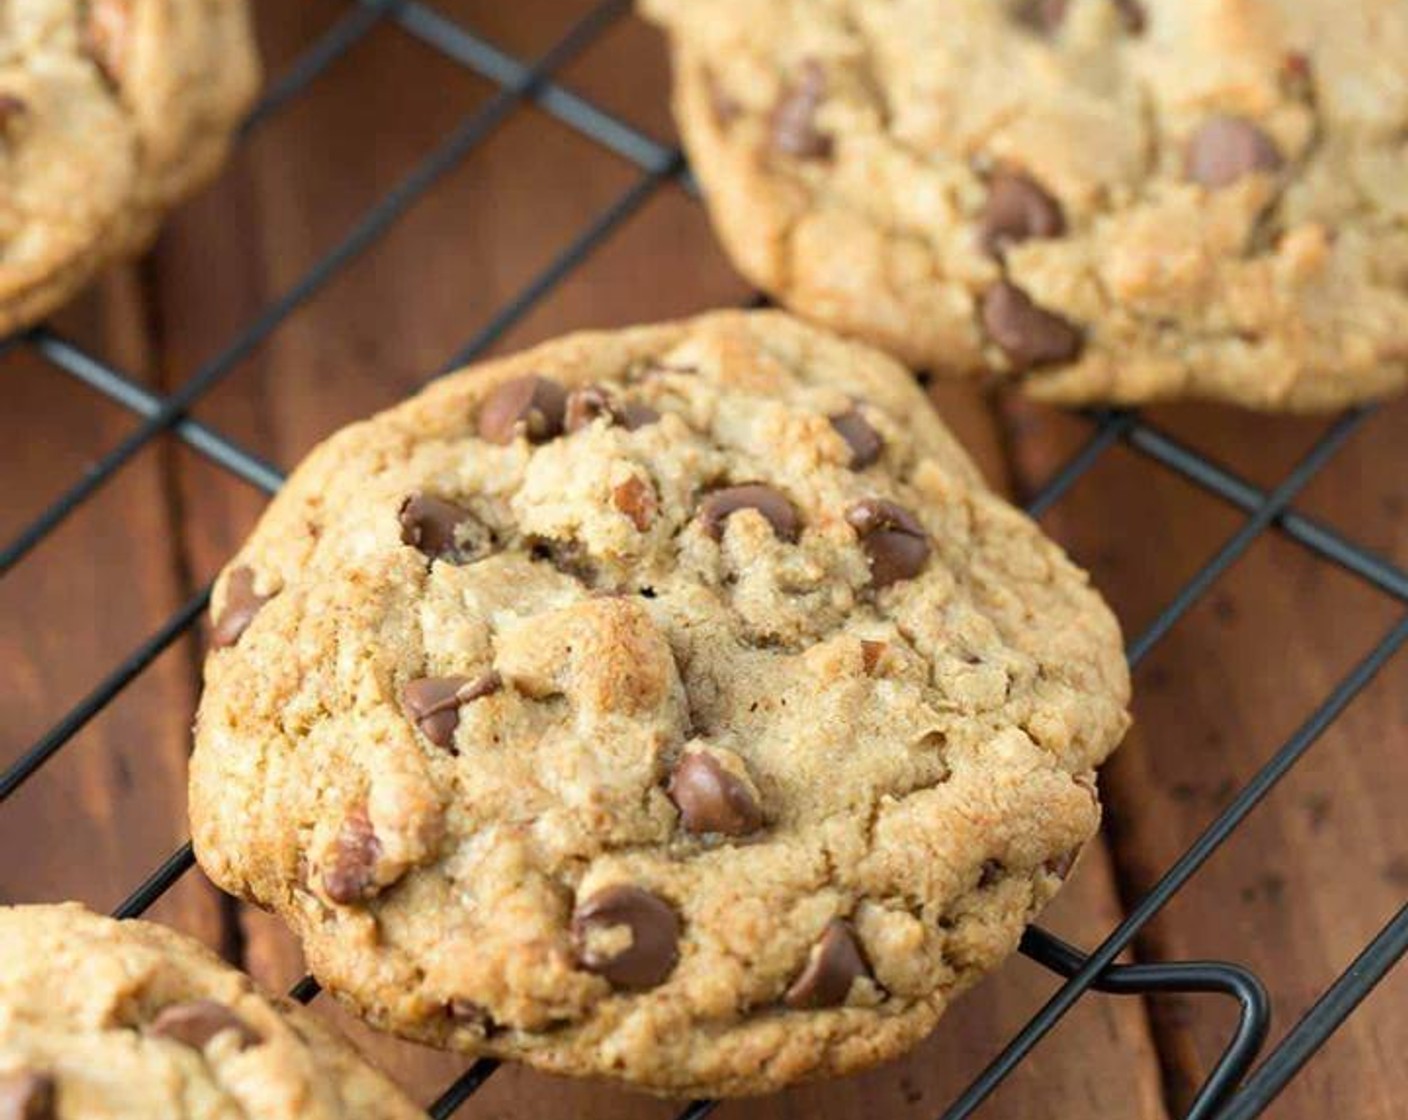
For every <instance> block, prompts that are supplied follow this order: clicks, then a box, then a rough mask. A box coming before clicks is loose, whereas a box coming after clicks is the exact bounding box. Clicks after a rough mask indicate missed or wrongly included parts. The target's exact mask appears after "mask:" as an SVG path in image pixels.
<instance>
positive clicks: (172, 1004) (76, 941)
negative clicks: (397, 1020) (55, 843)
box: [0, 904, 425, 1120]
mask: <svg viewBox="0 0 1408 1120" xmlns="http://www.w3.org/2000/svg"><path fill="white" fill-rule="evenodd" d="M0 1115H3V1116H5V1117H7V1118H9V1117H13V1118H15V1120H77V1118H79V1117H81V1118H82V1120H98V1118H103V1120H109V1118H110V1120H126V1118H131V1120H138V1118H141V1120H152V1118H154V1117H160V1118H162V1120H423V1117H424V1115H425V1114H424V1113H423V1112H421V1111H420V1110H419V1109H417V1108H416V1107H415V1106H414V1105H413V1104H412V1103H411V1102H410V1101H409V1100H407V1099H406V1098H405V1097H404V1096H403V1095H402V1094H401V1092H400V1090H398V1089H397V1088H396V1087H395V1086H394V1085H393V1084H392V1083H391V1082H390V1081H389V1080H387V1079H386V1078H385V1077H383V1076H382V1075H381V1074H380V1073H377V1072H376V1071H375V1070H373V1069H372V1068H371V1067H370V1066H368V1065H367V1064H366V1063H365V1062H364V1061H363V1060H362V1059H361V1058H360V1057H359V1056H358V1055H357V1054H356V1052H355V1051H354V1050H353V1049H352V1048H351V1046H349V1045H348V1044H347V1043H346V1042H344V1041H343V1040H342V1039H341V1038H339V1037H337V1036H336V1035H334V1034H333V1032H332V1031H331V1030H329V1029H328V1028H327V1027H325V1026H323V1025H322V1024H321V1023H320V1022H319V1021H318V1020H317V1018H315V1017H314V1016H313V1015H311V1014H310V1013H308V1012H307V1011H305V1010H303V1009H302V1008H300V1007H296V1006H294V1005H292V1004H289V1003H287V1002H286V1001H282V1000H271V999H269V998H267V997H266V996H264V995H262V994H261V993H260V992H259V991H258V990H257V989H256V988H255V987H254V984H253V982H252V981H251V980H250V979H249V978H248V977H247V976H245V975H244V974H242V973H240V972H238V971H236V970H235V969H233V968H231V967H230V966H229V965H228V964H226V963H225V962H224V961H222V960H220V959H219V958H218V957H216V956H215V955H214V954H213V953H211V952H210V951H209V950H207V949H206V948H205V947H204V946H203V945H201V944H200V943H198V942H196V941H194V940H192V939H190V938H188V937H185V936H182V935H181V934H178V933H176V932H174V931H173V930H169V929H165V928H164V927H162V926H156V925H151V924H150V923H147V922H116V921H113V920H112V919H111V918H103V917H99V916H98V915H96V914H93V913H90V912H89V911H87V910H85V909H84V908H83V907H81V906H78V905H76V904H67V905H62V906H6V907H0Z"/></svg>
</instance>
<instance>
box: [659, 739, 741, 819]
mask: <svg viewBox="0 0 1408 1120" xmlns="http://www.w3.org/2000/svg"><path fill="white" fill-rule="evenodd" d="M669 794H670V800H671V801H673V802H674V803H675V805H676V807H678V809H679V811H680V821H681V822H682V823H683V824H684V827H685V831H687V832H695V833H699V832H717V833H720V834H722V835H724V836H747V835H748V834H749V833H750V832H757V831H758V829H760V828H762V827H763V814H762V810H760V809H759V808H758V802H757V799H756V798H754V796H753V794H752V792H751V791H750V790H749V789H748V786H747V785H746V784H744V783H743V782H742V781H740V780H739V779H738V778H737V777H735V776H734V775H733V774H730V773H729V772H728V771H727V770H726V769H724V766H723V764H722V763H721V762H719V760H718V759H717V758H715V757H714V756H713V755H711V754H709V753H707V752H705V751H696V752H694V753H692V754H687V755H685V756H684V757H683V758H681V759H680V761H679V763H678V764H677V765H676V766H675V770H674V773H672V774H671V775H670V785H669Z"/></svg>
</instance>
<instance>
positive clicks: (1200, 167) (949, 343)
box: [640, 0, 1408, 410]
mask: <svg viewBox="0 0 1408 1120" xmlns="http://www.w3.org/2000/svg"><path fill="white" fill-rule="evenodd" d="M640 6H641V8H642V9H643V10H644V12H645V13H646V14H648V15H649V16H651V17H652V18H654V19H655V20H657V21H658V22H660V23H661V24H662V25H663V26H664V27H665V28H666V30H667V31H668V33H669V37H670V41H671V43H672V45H673V54H674V60H675V109H676V116H677V118H678V120H679V123H680V128H681V131H682V133H683V136H684V140H685V144H686V147H687V148H688V151H689V154H690V157H691V161H692V164H693V167H694V169H695V172H696V174H697V175H698V177H699V179H700V181H701V183H702V184H703V185H704V188H705V193H706V195H707V198H708V202H709V207H710V211H711V213H712V216H713V219H714V223H715V225H716V227H717V229H718V232H719V234H720V236H721V237H722V239H723V241H724V244H725V246H726V247H727V249H728V251H729V253H730V255H731V256H732V258H733V259H734V261H735V263H736V264H737V266H738V267H739V269H740V270H741V271H742V272H743V273H744V274H745V275H746V276H747V277H748V278H749V279H750V280H751V281H752V282H753V283H755V284H757V285H758V286H759V287H761V288H763V289H764V290H765V291H767V292H768V293H770V294H771V295H773V296H774V297H776V298H777V299H778V300H779V301H780V302H782V303H784V304H786V305H787V306H789V307H791V308H792V309H794V310H796V311H799V312H801V313H803V314H806V315H808V316H810V317H811V318H813V319H815V320H817V321H818V322H820V323H822V324H824V325H827V326H830V327H833V328H835V329H838V330H841V331H844V332H846V333H849V334H852V335H855V336H857V337H860V338H863V339H866V340H868V341H871V342H874V343H876V344H879V345H881V346H884V347H886V348H887V349H889V350H890V351H892V352H893V353H895V354H897V355H898V356H900V357H901V358H903V359H904V360H905V361H906V362H908V363H909V364H911V365H913V366H916V367H920V368H926V369H930V370H932V371H934V372H935V373H939V374H947V375H955V376H971V375H976V374H980V373H985V372H993V373H996V374H998V375H1000V376H1002V377H1006V378H1013V379H1019V380H1020V381H1021V383H1022V385H1023V387H1024V388H1025V389H1026V390H1027V391H1028V392H1030V393H1031V394H1032V395H1034V396H1037V397H1042V398H1046V399H1049V400H1054V401H1061V402H1065V403H1085V402H1100V401H1103V402H1119V403H1135V402H1143V401H1151V400H1156V399H1162V398H1170V397H1211V398H1218V399H1221V400H1226V401H1232V402H1236V403H1238V404H1243V405H1248V406H1251V407H1254V408H1263V409H1298V410H1308V409H1324V408H1331V407H1335V406H1339V405H1344V404H1346V403H1349V402H1354V401H1363V400H1368V399H1371V398H1375V397H1381V396H1384V395H1386V394H1388V393H1392V392H1395V391H1398V390H1401V389H1402V387H1403V385H1404V382H1405V378H1408V191H1405V189H1404V184H1405V183H1408V78H1405V73H1408V70H1405V67H1404V64H1403V60H1404V58H1408V4H1404V3H1403V2H1402V0H946V2H945V3H932V2H930V0H883V2H872V0H640Z"/></svg>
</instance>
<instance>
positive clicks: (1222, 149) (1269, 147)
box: [1184, 117, 1285, 190]
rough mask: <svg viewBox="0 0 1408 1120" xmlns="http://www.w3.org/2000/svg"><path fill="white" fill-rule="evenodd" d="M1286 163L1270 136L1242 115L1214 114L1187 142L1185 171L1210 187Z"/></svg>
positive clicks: (1215, 188)
mask: <svg viewBox="0 0 1408 1120" xmlns="http://www.w3.org/2000/svg"><path fill="white" fill-rule="evenodd" d="M1284 163H1285V160H1284V159H1283V158H1282V156H1281V153H1280V151H1279V150H1277V147H1276V145H1275V144H1274V143H1272V140H1271V137H1269V136H1268V135H1267V134H1266V133H1265V132H1263V131H1262V130H1261V129H1260V128H1258V127H1257V126H1256V125H1254V124H1252V122H1251V121H1249V120H1245V119H1244V118H1242V117H1213V118H1212V119H1211V120H1209V121H1207V122H1205V123H1204V124H1203V126H1202V127H1201V128H1200V129H1198V131H1197V132H1195V133H1194V134H1193V138H1192V139H1191V140H1190V141H1189V142H1188V152H1187V156H1186V160H1185V164H1184V171H1185V173H1186V174H1187V176H1188V178H1189V179H1191V180H1192V181H1193V182H1195V183H1201V184H1202V185H1203V186H1205V187H1208V188H1210V189H1212V190H1217V189H1219V188H1221V187H1228V186H1231V185H1232V184H1233V183H1235V182H1237V180H1238V179H1241V178H1242V177H1243V176H1245V175H1251V174H1254V173H1256V172H1270V171H1277V170H1279V169H1280V168H1281V166H1282V165H1283V164H1284Z"/></svg>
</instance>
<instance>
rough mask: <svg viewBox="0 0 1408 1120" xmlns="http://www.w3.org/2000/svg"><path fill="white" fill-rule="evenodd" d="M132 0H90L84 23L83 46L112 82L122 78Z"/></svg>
mask: <svg viewBox="0 0 1408 1120" xmlns="http://www.w3.org/2000/svg"><path fill="white" fill-rule="evenodd" d="M130 2H131V0H89V2H88V18H87V20H86V21H85V22H84V24H83V50H84V53H85V54H87V55H88V57H89V58H91V59H92V60H93V62H94V64H95V65H96V66H97V67H98V69H99V70H100V71H101V72H102V75H103V77H104V78H105V79H106V80H107V81H108V83H109V84H110V85H113V86H117V85H120V84H121V82H122V77H123V73H124V72H125V70H126V68H127V47H128V43H129V40H130V39H131V16H130V13H129V11H128V8H129V6H130Z"/></svg>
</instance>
